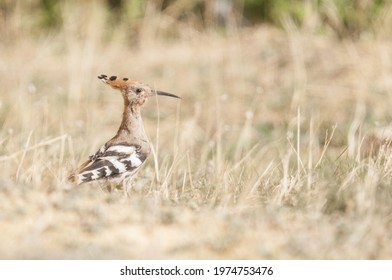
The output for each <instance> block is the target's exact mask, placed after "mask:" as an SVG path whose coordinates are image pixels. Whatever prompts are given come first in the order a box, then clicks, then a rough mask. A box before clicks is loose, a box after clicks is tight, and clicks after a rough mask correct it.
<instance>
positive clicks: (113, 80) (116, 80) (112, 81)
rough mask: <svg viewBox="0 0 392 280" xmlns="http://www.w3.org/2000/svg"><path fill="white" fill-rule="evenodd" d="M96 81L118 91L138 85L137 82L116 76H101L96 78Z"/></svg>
mask: <svg viewBox="0 0 392 280" xmlns="http://www.w3.org/2000/svg"><path fill="white" fill-rule="evenodd" d="M98 79H100V80H101V81H102V82H104V83H105V84H108V85H110V86H111V87H112V88H114V89H119V90H125V89H127V88H128V87H129V85H132V84H136V83H138V82H137V81H133V80H130V79H129V78H126V77H118V76H110V77H108V76H107V75H103V74H102V75H100V76H98Z"/></svg>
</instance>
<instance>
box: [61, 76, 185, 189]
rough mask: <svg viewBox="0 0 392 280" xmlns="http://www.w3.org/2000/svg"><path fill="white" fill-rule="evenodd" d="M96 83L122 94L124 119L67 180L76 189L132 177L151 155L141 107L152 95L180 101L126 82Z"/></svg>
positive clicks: (108, 80)
mask: <svg viewBox="0 0 392 280" xmlns="http://www.w3.org/2000/svg"><path fill="white" fill-rule="evenodd" d="M98 79H100V80H101V81H103V82H104V83H106V84H108V85H110V86H111V87H112V88H114V89H117V90H120V91H121V93H122V96H123V99H124V111H123V117H122V121H121V124H120V128H119V129H118V131H117V134H116V135H115V136H114V137H113V138H112V139H110V140H109V141H108V142H106V143H105V144H104V145H103V146H102V147H101V148H100V149H99V150H98V151H97V152H96V153H95V154H94V155H92V156H90V158H89V160H88V161H86V162H85V163H83V164H82V165H81V166H80V167H79V169H78V170H77V171H76V172H75V173H74V174H71V175H70V176H69V177H68V179H69V180H71V181H73V182H75V183H76V184H78V185H79V184H81V183H85V182H90V181H94V180H107V181H108V182H109V183H110V184H119V183H121V182H127V180H128V179H130V178H131V177H133V175H134V174H135V173H136V172H137V171H138V170H139V168H140V167H141V165H142V164H143V162H144V161H145V160H146V158H147V157H148V155H149V154H150V143H149V140H148V137H147V134H146V132H145V130H144V126H143V122H142V117H141V113H140V111H141V107H142V106H143V104H144V102H145V101H146V100H147V99H148V98H149V97H151V96H153V95H165V96H170V97H175V98H180V97H178V96H177V95H174V94H171V93H167V92H163V91H157V90H153V89H151V88H150V87H148V86H146V85H144V84H142V83H140V82H138V81H132V80H129V79H128V78H120V77H117V76H111V77H108V76H107V75H100V76H98Z"/></svg>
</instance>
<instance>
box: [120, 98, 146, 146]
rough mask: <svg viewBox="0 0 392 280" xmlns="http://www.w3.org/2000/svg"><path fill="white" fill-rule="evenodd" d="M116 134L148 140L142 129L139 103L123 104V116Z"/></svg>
mask: <svg viewBox="0 0 392 280" xmlns="http://www.w3.org/2000/svg"><path fill="white" fill-rule="evenodd" d="M117 135H123V136H125V137H127V138H134V139H140V140H146V141H147V140H148V138H147V134H146V132H145V130H144V126H143V120H142V115H141V113H140V105H138V104H136V105H134V104H129V103H128V104H124V112H123V118H122V121H121V125H120V128H119V129H118V132H117Z"/></svg>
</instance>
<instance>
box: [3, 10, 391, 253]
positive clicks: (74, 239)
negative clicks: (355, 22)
mask: <svg viewBox="0 0 392 280" xmlns="http://www.w3.org/2000/svg"><path fill="white" fill-rule="evenodd" d="M68 8H69V9H71V8H72V7H68ZM73 8H75V7H73ZM65 11H66V12H65V13H66V16H64V21H65V23H64V26H65V27H64V28H63V29H61V30H59V31H58V32H54V33H52V34H49V35H48V34H46V35H45V36H43V35H41V36H38V39H36V37H33V36H29V35H28V34H23V31H22V30H19V29H18V28H21V27H20V26H19V25H20V22H19V21H18V20H17V19H18V17H17V16H15V18H14V21H9V22H8V24H9V30H8V31H7V32H8V33H7V34H8V35H7V36H8V37H7V38H8V40H4V41H2V43H0V48H1V49H0V74H1V76H2V77H3V78H2V79H1V80H2V87H1V95H0V96H1V97H0V170H1V173H0V174H1V175H0V189H1V190H0V221H1V222H0V232H1V235H2V238H1V239H0V257H1V258H16V259H26V258H38V259H51V258H58V259H64V258H66V259H74V258H77V259H79V258H80V259H85V258H92V259H113V258H115V259H117V258H120V259H122V258H131V259H133V258H135V259H161V258H162V259H166V258H170V259H172V258H180V259H182V258H185V259H216V258H224V259H253V258H271V259H324V258H327V259H389V258H392V224H391V219H392V215H391V214H392V175H391V172H392V163H391V155H390V152H389V151H388V149H385V150H382V152H381V153H380V154H379V155H378V156H377V157H373V158H362V157H361V153H360V152H359V150H360V147H361V143H363V141H362V140H363V137H364V136H365V135H366V134H367V133H370V132H371V131H372V130H373V129H374V128H375V127H376V126H381V125H386V124H388V123H389V122H390V119H391V117H392V115H391V110H390V104H392V100H391V99H392V95H391V89H392V78H391V77H392V49H391V48H390V46H391V41H390V40H385V39H380V38H373V37H371V39H362V40H359V41H355V42H353V41H348V40H347V41H338V40H336V39H334V38H333V37H332V36H327V35H323V36H321V35H315V34H314V33H313V32H307V31H303V30H297V29H296V28H295V27H293V26H292V25H291V24H290V22H286V23H285V26H286V31H282V30H276V29H274V28H272V27H255V28H251V29H238V30H237V29H232V30H230V32H229V33H228V34H226V35H221V34H216V33H214V32H205V33H199V32H197V31H195V30H193V29H192V28H191V27H189V26H186V25H176V26H174V25H173V23H172V22H171V21H170V19H168V18H165V17H164V16H163V15H162V16H157V15H156V16H155V17H149V18H150V19H151V18H153V20H151V21H147V20H146V21H145V22H143V24H144V26H143V28H141V30H142V32H141V34H139V36H138V38H137V40H136V39H135V40H131V41H133V42H136V43H135V44H130V43H129V42H130V40H128V39H129V36H131V35H130V34H129V31H128V30H127V29H126V27H125V26H119V27H118V28H117V29H114V30H112V31H108V30H105V29H104V22H103V21H102V20H100V19H101V18H102V14H103V10H102V9H101V8H100V6H94V9H92V10H91V13H90V14H88V15H87V16H81V14H80V13H78V11H74V10H72V12H69V11H67V10H65ZM18 24H19V25H18ZM174 27H175V28H174ZM165 28H167V29H165ZM173 28H174V29H173ZM162 29H164V30H172V32H174V33H175V36H174V35H173V36H174V37H173V39H171V40H167V39H164V38H162V36H161V34H162V33H164V30H162ZM102 30H105V32H102ZM173 30H174V31H173ZM16 31H20V32H22V33H17V32H16ZM3 34H4V30H3ZM15 34H19V35H15ZM108 40H109V41H108ZM102 73H104V74H109V75H111V74H116V75H124V76H130V77H132V78H136V79H138V80H141V81H143V82H145V83H148V84H149V85H152V86H154V87H156V88H158V89H161V90H164V91H169V92H173V93H175V94H178V95H180V96H182V98H183V99H182V101H181V102H177V101H174V100H172V99H168V98H160V99H159V100H150V101H149V103H148V104H147V105H146V106H145V108H144V112H143V115H144V122H145V125H146V128H147V130H148V132H149V135H150V138H151V140H152V142H153V143H154V147H155V149H156V153H157V163H158V164H157V165H156V164H155V163H154V160H153V158H152V157H151V158H150V159H149V160H148V161H147V163H146V165H145V166H144V168H143V169H142V170H141V172H139V174H138V177H137V178H136V180H135V186H134V190H133V191H132V195H131V197H130V198H125V197H124V196H123V193H122V192H121V191H119V192H112V193H107V192H106V191H104V190H103V189H102V188H101V186H99V185H97V184H86V185H82V186H80V187H78V188H74V187H72V186H70V185H69V184H68V183H67V182H66V177H67V174H68V173H69V172H70V170H72V169H73V168H74V167H76V165H77V164H78V163H80V162H81V161H83V160H84V159H85V158H86V157H87V156H88V155H90V154H92V153H93V152H95V151H96V150H97V149H98V148H99V147H100V145H101V144H103V143H104V142H105V141H106V140H107V139H108V138H109V137H111V136H113V134H114V132H115V131H116V129H117V126H118V124H119V122H120V117H121V109H122V104H121V102H122V100H121V97H120V95H119V94H118V93H117V92H113V91H112V90H111V89H109V88H107V87H105V86H104V85H103V84H102V83H99V81H98V79H96V76H97V75H99V74H102Z"/></svg>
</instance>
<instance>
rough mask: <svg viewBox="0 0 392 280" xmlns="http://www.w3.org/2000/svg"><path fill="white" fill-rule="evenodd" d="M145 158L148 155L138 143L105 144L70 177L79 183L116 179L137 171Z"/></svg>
mask: <svg viewBox="0 0 392 280" xmlns="http://www.w3.org/2000/svg"><path fill="white" fill-rule="evenodd" d="M145 159H146V155H144V154H143V153H141V151H140V146H138V145H128V144H117V145H112V146H108V147H105V145H104V146H103V147H102V148H101V149H100V150H99V151H98V152H97V153H95V154H94V155H92V156H90V159H89V160H88V161H87V162H85V163H84V164H83V165H82V166H81V167H80V168H79V170H78V171H77V172H76V173H75V174H73V175H71V176H70V179H71V180H73V181H74V182H76V183H77V184H81V183H85V182H90V181H93V180H98V179H104V178H105V179H112V178H113V179H114V178H116V177H119V176H121V175H125V173H130V174H131V173H132V172H133V171H136V169H137V168H138V167H140V166H141V165H142V163H143V162H144V161H145ZM71 177H72V178H71Z"/></svg>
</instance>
